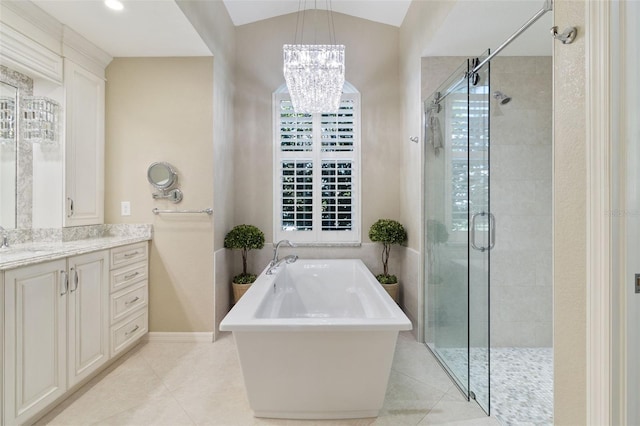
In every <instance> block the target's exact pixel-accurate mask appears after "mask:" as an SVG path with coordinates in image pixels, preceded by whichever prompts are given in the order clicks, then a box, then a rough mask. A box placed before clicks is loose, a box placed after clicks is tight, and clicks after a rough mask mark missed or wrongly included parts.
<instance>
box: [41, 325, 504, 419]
mask: <svg viewBox="0 0 640 426" xmlns="http://www.w3.org/2000/svg"><path fill="white" fill-rule="evenodd" d="M36 424H37V425H52V426H53V425H67V426H72V425H73V426H76V425H78V426H79V425H117V426H124V425H132V426H133V425H135V426H143V425H153V426H162V425H167V426H182V425H215V426H245V425H269V426H277V425H284V426H295V425H300V426H315V425H319V426H338V425H340V426H342V425H344V426H366V425H388V426H403V425H421V426H422V425H450V426H454V425H458V426H465V425H468V426H497V425H499V422H498V421H497V420H496V419H495V418H492V417H487V416H486V415H485V414H484V413H483V411H482V410H481V409H480V408H479V407H478V405H477V404H476V403H475V402H467V401H466V400H465V399H464V398H463V397H462V395H461V394H460V392H459V391H458V390H457V388H456V387H455V386H454V385H453V384H452V382H451V380H450V379H449V377H448V376H447V375H446V374H445V373H444V371H443V370H442V368H441V367H440V365H439V364H438V363H437V361H436V360H435V359H434V358H433V356H432V355H431V354H430V353H429V351H428V350H427V349H426V348H425V347H424V345H423V344H421V343H418V342H416V341H415V339H414V338H413V336H412V335H411V334H410V333H408V332H403V333H401V334H400V337H399V339H398V344H397V347H396V353H395V358H394V361H393V367H392V371H391V377H390V379H389V386H388V389H387V396H386V399H385V404H384V407H383V409H382V411H381V413H380V416H379V417H377V418H372V419H355V420H339V421H338V420H336V421H332V420H326V421H297V420H277V419H258V418H254V417H253V416H252V413H251V410H250V408H249V404H248V402H247V398H246V394H245V390H244V385H243V383H242V376H241V372H240V365H239V362H238V358H237V354H236V350H235V345H234V341H233V337H232V336H231V335H230V334H226V335H223V337H222V338H221V339H220V340H218V341H217V342H216V343H213V344H211V343H164V342H147V343H143V344H141V345H139V346H138V347H136V348H135V349H134V350H132V351H131V352H130V353H129V354H127V355H126V356H125V358H124V359H123V360H122V361H118V362H117V363H116V364H114V365H112V366H110V367H109V368H108V369H107V370H106V371H105V372H103V373H101V374H100V375H99V376H97V377H96V378H95V379H93V380H92V381H91V382H89V383H88V384H87V385H85V386H84V387H82V388H81V389H80V390H78V391H77V392H76V393H74V394H73V395H72V396H71V397H70V398H68V399H67V400H65V401H64V402H63V403H62V404H61V405H59V406H58V407H56V408H55V409H54V410H53V411H51V412H50V413H49V414H47V415H46V416H45V417H44V418H42V419H41V420H40V421H38V422H37V423H36Z"/></svg>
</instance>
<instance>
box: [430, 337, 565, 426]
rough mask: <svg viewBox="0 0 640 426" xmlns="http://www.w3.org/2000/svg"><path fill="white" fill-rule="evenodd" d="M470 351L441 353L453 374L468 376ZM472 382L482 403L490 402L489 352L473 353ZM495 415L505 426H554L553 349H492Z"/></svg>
mask: <svg viewBox="0 0 640 426" xmlns="http://www.w3.org/2000/svg"><path fill="white" fill-rule="evenodd" d="M467 353H468V352H467V350H466V349H460V348H446V349H440V354H441V356H442V357H443V358H445V359H446V360H447V362H448V365H449V366H450V368H451V369H452V371H453V373H455V374H458V375H461V376H462V375H466V371H467V368H468V364H467V360H466V357H467ZM470 357H471V360H470V361H471V363H470V364H471V366H472V367H471V371H470V376H471V377H470V380H471V382H472V383H476V386H472V387H471V389H472V390H475V392H476V398H477V399H478V401H487V400H488V398H489V397H488V395H487V393H486V382H487V374H488V373H487V368H486V366H487V350H486V349H475V350H474V349H473V348H472V349H471V353H470ZM490 359H491V414H492V415H493V416H495V417H496V419H498V420H499V421H500V423H501V424H502V425H504V426H529V425H535V426H548V425H552V424H553V349H552V348H513V347H507V348H492V349H491V358H490Z"/></svg>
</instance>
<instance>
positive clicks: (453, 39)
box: [33, 0, 551, 57]
mask: <svg viewBox="0 0 640 426" xmlns="http://www.w3.org/2000/svg"><path fill="white" fill-rule="evenodd" d="M186 1H189V0H186ZM204 1H209V2H213V1H223V2H224V4H225V6H226V8H227V10H228V12H229V16H230V17H231V20H232V21H233V23H234V24H235V25H244V24H247V23H251V22H255V21H259V20H262V19H268V18H271V17H274V16H279V15H283V14H287V13H294V12H297V11H298V10H300V8H314V7H317V8H318V9H325V8H326V7H327V2H329V5H330V8H331V10H333V11H335V12H339V13H344V14H348V15H352V16H356V17H360V18H363V19H368V20H371V21H375V22H380V23H384V24H387V25H393V26H396V27H399V26H401V25H402V22H403V20H404V18H405V16H406V14H407V11H408V9H409V6H410V4H411V0H204ZM414 1H438V0H414ZM440 1H443V0H440ZM446 1H453V0H446ZM33 2H34V3H35V4H36V5H38V6H39V7H41V8H42V9H43V10H44V11H45V12H47V13H49V14H50V15H52V16H53V17H54V18H56V19H57V20H58V21H60V22H62V23H63V24H65V25H67V26H69V27H70V28H72V29H74V30H75V31H77V32H78V33H80V34H82V35H83V36H84V37H85V38H87V39H88V40H89V41H91V42H93V43H94V44H96V45H98V46H100V47H101V48H102V49H104V50H105V51H106V52H107V53H109V54H110V55H111V56H114V57H136V56H207V55H210V54H211V53H210V51H209V49H208V48H207V46H206V45H205V43H204V42H203V41H202V39H201V38H200V36H199V35H198V34H197V32H196V31H195V29H194V28H193V27H192V25H191V23H190V22H189V21H188V19H187V18H186V17H185V16H184V14H183V13H182V11H181V10H180V8H179V7H178V5H177V4H176V3H175V1H174V0H122V2H123V3H124V10H122V11H120V12H116V11H113V10H110V9H108V8H106V7H105V5H104V3H103V1H102V0H82V1H78V0H33ZM541 6H542V0H457V1H456V4H455V6H454V8H453V9H452V12H451V13H450V14H449V16H448V17H447V18H446V19H445V20H444V21H443V22H442V25H441V27H440V28H439V29H437V30H436V32H435V35H434V38H433V40H432V42H431V43H430V45H429V46H427V47H426V48H425V51H424V52H423V54H424V55H426V56H439V55H444V56H458V55H464V56H467V55H477V54H479V53H480V52H481V51H483V50H485V49H487V48H495V47H496V46H497V45H499V44H500V43H501V42H502V41H503V40H505V39H506V38H507V37H508V36H509V35H511V34H512V33H513V31H515V30H516V29H517V28H518V27H519V26H520V25H521V24H522V23H524V22H525V21H526V20H527V19H528V18H529V17H531V16H532V15H533V14H534V13H535V12H536V11H537V10H539V9H540V7H541ZM547 15H548V16H545V18H544V19H543V20H541V22H540V23H539V24H536V25H538V27H539V30H536V31H532V30H529V31H527V34H525V35H524V36H522V37H521V38H520V39H519V40H518V42H517V44H516V43H514V47H513V48H511V51H512V52H514V53H513V54H518V52H515V49H516V48H517V47H518V46H521V47H522V48H521V49H520V50H521V51H524V52H526V54H529V55H549V54H551V43H550V40H549V38H548V37H546V36H544V35H541V33H542V30H544V32H546V31H548V27H550V26H551V14H547ZM507 53H508V52H507Z"/></svg>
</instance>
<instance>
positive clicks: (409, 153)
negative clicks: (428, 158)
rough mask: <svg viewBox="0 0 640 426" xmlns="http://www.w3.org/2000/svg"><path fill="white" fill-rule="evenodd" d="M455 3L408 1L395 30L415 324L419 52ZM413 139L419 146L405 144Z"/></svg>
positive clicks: (418, 309) (409, 302)
mask: <svg viewBox="0 0 640 426" xmlns="http://www.w3.org/2000/svg"><path fill="white" fill-rule="evenodd" d="M454 3H455V1H447V0H445V1H428V2H426V1H413V2H412V3H411V6H410V7H409V10H408V12H407V16H406V17H405V19H404V22H403V23H402V26H401V27H400V35H399V42H400V56H399V61H400V62H399V64H400V70H399V72H400V90H401V92H400V96H401V98H400V108H401V111H402V118H401V120H402V121H401V127H400V143H399V146H400V149H401V162H402V169H401V172H400V177H399V182H398V193H399V198H400V206H399V208H400V220H401V221H402V223H404V224H405V226H406V228H407V233H408V236H409V241H408V247H407V248H406V249H405V250H404V251H403V256H402V268H401V272H400V274H401V275H402V276H403V277H409V279H407V281H406V282H405V283H404V284H403V292H404V294H403V300H402V306H403V307H404V309H405V312H406V313H407V315H408V316H409V317H411V319H412V320H413V322H414V325H415V324H419V322H418V321H417V320H418V319H419V318H420V317H421V316H422V310H423V303H424V300H423V299H424V296H423V289H422V286H421V282H422V281H423V279H422V275H423V270H422V269H423V268H422V251H423V244H424V242H423V241H422V235H423V229H422V206H423V201H424V198H423V194H424V189H423V183H422V180H423V179H422V167H423V166H422V158H423V146H424V144H423V141H422V130H421V122H422V121H421V108H420V100H421V99H422V98H421V90H422V87H421V86H422V84H421V67H422V63H421V58H422V51H423V50H424V48H425V47H426V45H427V44H428V42H429V41H430V39H431V38H432V37H433V35H434V33H435V32H436V30H437V29H438V27H439V26H440V24H441V22H442V21H443V20H444V18H445V17H446V16H447V14H448V13H449V12H450V11H451V9H452V7H453V5H454ZM413 136H418V137H419V138H420V142H419V143H417V144H416V143H413V142H410V141H409V138H410V137H413ZM414 335H415V336H416V338H417V339H419V340H420V341H422V340H423V337H422V336H423V335H424V332H423V330H422V329H420V328H418V327H414Z"/></svg>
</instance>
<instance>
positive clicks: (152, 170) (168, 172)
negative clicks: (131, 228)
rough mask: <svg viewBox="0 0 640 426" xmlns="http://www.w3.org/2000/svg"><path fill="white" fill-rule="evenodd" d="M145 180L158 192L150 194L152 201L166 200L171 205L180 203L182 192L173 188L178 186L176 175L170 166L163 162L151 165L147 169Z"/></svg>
mask: <svg viewBox="0 0 640 426" xmlns="http://www.w3.org/2000/svg"><path fill="white" fill-rule="evenodd" d="M147 180H148V181H149V183H150V184H151V185H152V186H153V187H154V188H155V189H157V190H158V192H156V193H154V194H152V195H153V198H154V199H158V198H163V199H168V200H169V201H171V202H173V203H179V202H180V201H182V191H180V189H178V188H173V187H174V186H175V185H177V184H178V173H177V172H176V170H175V169H174V168H173V166H172V165H171V164H169V163H167V162H164V161H161V162H157V163H153V164H151V165H150V166H149V169H147ZM172 188H173V189H172Z"/></svg>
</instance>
